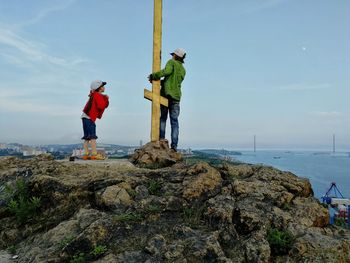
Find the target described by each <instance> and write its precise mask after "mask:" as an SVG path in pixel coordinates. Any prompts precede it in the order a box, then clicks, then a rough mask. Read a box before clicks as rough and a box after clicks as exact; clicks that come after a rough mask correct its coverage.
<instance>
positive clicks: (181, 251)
mask: <svg viewBox="0 0 350 263" xmlns="http://www.w3.org/2000/svg"><path fill="white" fill-rule="evenodd" d="M157 147H158V148H157ZM163 148H166V147H165V146H162V145H161V144H159V145H158V146H157V145H155V147H154V149H155V150H162V149H163ZM163 150H164V149H163ZM150 156H151V155H148V157H147V156H146V157H147V158H151V157H150ZM146 157H144V158H146ZM153 161H154V160H153ZM29 171H31V175H28V176H26V175H25V174H26V173H27V174H29ZM18 177H20V178H25V181H26V182H27V184H28V189H29V190H30V191H29V196H27V197H26V198H32V197H40V198H41V202H42V205H41V206H40V209H39V210H40V211H39V213H37V214H35V215H32V216H30V217H29V218H28V220H27V221H26V222H23V223H19V222H18V221H17V220H15V215H14V214H13V213H11V212H10V211H8V209H7V207H6V202H5V203H4V204H3V206H1V211H0V251H1V252H0V261H1V260H2V261H4V262H6V260H7V259H8V254H6V253H5V252H4V251H5V249H6V248H7V247H8V246H11V245H13V248H15V249H16V254H17V255H18V258H17V259H16V262H18V263H26V262H38V263H41V262H52V263H55V262H57V263H59V262H77V261H78V257H79V255H82V253H84V255H83V256H81V257H80V258H79V260H81V261H85V262H98V263H99V262H135V263H136V262H147V263H156V262H157V263H158V262H175V263H188V262H226V263H229V262H238V263H250V262H271V263H272V262H273V263H277V262H278V263H279V262H280V263H282V262H283V263H284V262H289V263H297V262H316V263H317V262H327V263H328V262H331V263H333V262H334V263H335V262H337V263H348V262H350V259H349V255H350V232H349V231H348V230H346V229H342V228H340V227H336V226H329V225H328V216H329V215H328V211H327V209H325V208H324V207H323V206H322V205H321V204H320V203H319V201H318V200H317V199H315V198H314V197H313V193H312V189H311V186H310V183H309V181H308V180H307V179H303V178H299V177H297V176H295V175H293V174H291V173H288V172H282V171H278V170H276V169H274V168H272V167H264V166H259V165H229V164H226V165H223V166H221V167H219V168H215V167H212V166H210V165H209V164H207V163H204V162H201V163H197V164H195V165H192V166H191V167H189V166H187V165H186V164H183V163H177V164H176V165H173V166H171V167H167V168H164V169H157V170H150V169H144V168H138V167H135V166H133V165H132V166H127V167H126V166H125V165H123V166H121V165H120V164H117V163H113V162H95V163H94V162H88V163H85V162H61V161H60V162H57V161H54V160H52V159H51V158H46V157H45V158H43V157H40V158H36V159H34V158H33V159H26V160H20V159H17V158H0V182H1V183H2V185H5V184H14V183H15V181H16V179H17V178H18ZM0 190H1V189H0ZM2 190H4V189H3V188H2ZM271 229H276V230H279V231H280V232H285V233H287V232H290V233H291V235H292V239H291V240H292V241H293V240H294V243H293V242H292V243H291V244H290V245H288V246H287V248H285V249H284V250H283V249H282V250H276V247H275V245H271V247H270V244H269V241H268V240H270V239H271V236H269V237H268V234H267V233H271V231H270V230H271ZM270 242H271V241H270ZM1 249H2V250H1ZM98 251H100V252H98ZM277 251H282V252H281V255H275V254H274V253H276V254H277V253H278V252H277ZM92 252H95V253H96V252H97V255H94V253H92ZM98 253H99V254H98ZM2 257H3V258H2Z"/></svg>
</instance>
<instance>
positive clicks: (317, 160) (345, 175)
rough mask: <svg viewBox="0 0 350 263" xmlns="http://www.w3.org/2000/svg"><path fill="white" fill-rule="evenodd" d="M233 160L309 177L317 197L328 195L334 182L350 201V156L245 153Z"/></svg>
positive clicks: (302, 153)
mask: <svg viewBox="0 0 350 263" xmlns="http://www.w3.org/2000/svg"><path fill="white" fill-rule="evenodd" d="M232 157H233V158H234V159H236V160H239V161H242V162H245V163H251V164H264V165H269V166H273V167H275V168H277V169H279V170H282V171H290V172H292V173H293V174H295V175H297V176H299V177H305V178H308V179H310V182H311V185H312V188H313V190H314V194H315V197H317V198H320V197H322V196H323V195H324V194H325V193H326V192H327V190H328V189H329V187H330V185H331V183H332V182H335V183H336V185H337V187H338V189H339V190H340V192H341V193H342V194H343V196H344V197H346V198H350V156H349V153H335V154H331V153H325V152H323V153H321V152H319V153H316V152H284V151H257V152H255V153H254V152H244V151H243V152H242V155H235V156H232Z"/></svg>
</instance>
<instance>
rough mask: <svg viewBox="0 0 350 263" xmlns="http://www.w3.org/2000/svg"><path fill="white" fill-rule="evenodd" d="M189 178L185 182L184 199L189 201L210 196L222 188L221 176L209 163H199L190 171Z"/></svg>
mask: <svg viewBox="0 0 350 263" xmlns="http://www.w3.org/2000/svg"><path fill="white" fill-rule="evenodd" d="M188 175H189V176H188V177H186V178H185V180H184V182H183V197H184V198H185V199H187V200H193V199H195V198H199V197H200V196H202V195H203V194H207V195H210V193H212V194H213V193H214V192H215V190H218V188H219V187H220V186H221V182H222V179H221V175H220V173H219V172H218V171H217V170H216V169H215V168H213V167H211V166H210V165H209V164H207V163H199V164H197V165H195V166H193V167H191V168H190V169H189V170H188Z"/></svg>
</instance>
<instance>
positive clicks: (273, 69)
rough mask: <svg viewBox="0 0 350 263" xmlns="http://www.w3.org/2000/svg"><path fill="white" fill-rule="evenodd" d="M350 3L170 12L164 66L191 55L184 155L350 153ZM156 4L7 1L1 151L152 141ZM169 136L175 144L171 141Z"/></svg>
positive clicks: (215, 6) (230, 5)
mask: <svg viewBox="0 0 350 263" xmlns="http://www.w3.org/2000/svg"><path fill="white" fill-rule="evenodd" d="M349 11H350V2H349V1H347V0H338V1H329V0H317V1H316V0H310V1H301V0H293V1H292V0H249V1H246V0H240V1H238V0H220V1H209V0H201V1H198V0H177V1H170V0H163V47H162V54H163V57H162V66H164V65H165V63H166V61H167V60H168V59H169V58H170V55H169V53H170V52H171V51H173V50H174V49H175V48H177V47H182V48H185V49H186V51H187V57H186V63H185V67H186V70H187V75H186V79H185V80H184V82H183V85H182V91H183V98H182V100H181V114H180V141H179V147H184V148H185V147H186V148H187V147H192V148H204V147H213V148H223V147H224V148H230V149H244V148H245V149H251V148H252V144H253V136H254V134H255V135H256V137H257V143H258V148H259V147H260V148H268V149H277V148H279V149H291V150H293V149H331V148H332V135H333V134H336V138H337V148H338V149H339V150H341V149H342V150H350V132H349V131H350V110H349V97H350V91H349V86H350V85H349V84H350V80H349V72H350V27H349V25H350V16H349V15H348V14H349ZM152 24H153V1H152V0H142V1H141V0H138V1H125V0H124V1H121V0H99V1H97V0H84V1H83V0H59V1H55V0H51V1H46V0H45V1H44V0H42V1H39V0H32V1H22V0H11V1H10V0H0V68H1V71H0V78H1V82H0V90H1V92H0V110H1V113H0V142H21V143H26V144H48V143H78V142H80V137H81V135H82V127H81V121H80V114H81V110H82V108H83V106H84V104H85V102H86V100H87V95H88V92H89V85H90V82H91V81H92V80H94V79H102V80H104V81H107V82H108V85H107V87H106V94H108V95H109V96H110V103H111V104H110V107H109V108H108V109H107V110H106V112H105V114H104V116H103V118H102V120H99V121H98V122H97V131H98V135H99V140H98V141H99V142H104V143H116V144H123V145H137V144H138V143H139V141H140V140H143V142H147V141H149V133H150V115H151V104H150V102H149V101H148V100H145V99H144V98H143V89H144V88H150V84H149V83H148V81H147V78H146V76H147V75H148V74H149V73H150V71H151V66H152V32H153V31H152V30H153V29H152V26H153V25H152ZM167 134H168V135H169V132H167Z"/></svg>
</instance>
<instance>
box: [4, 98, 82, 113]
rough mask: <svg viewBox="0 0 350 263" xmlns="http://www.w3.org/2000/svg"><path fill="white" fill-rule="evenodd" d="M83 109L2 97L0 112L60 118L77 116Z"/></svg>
mask: <svg viewBox="0 0 350 263" xmlns="http://www.w3.org/2000/svg"><path fill="white" fill-rule="evenodd" d="M80 108H81V107H71V106H55V105H47V104H43V103H40V104H39V103H35V102H32V101H30V100H25V99H23V100H14V99H11V100H9V99H8V98H5V99H4V98H1V97H0V111H1V112H22V113H35V114H39V113H40V114H43V115H46V116H52V117H58V116H65V117H68V116H70V117H72V116H76V115H77V113H79V112H80V110H81V109H80Z"/></svg>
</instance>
